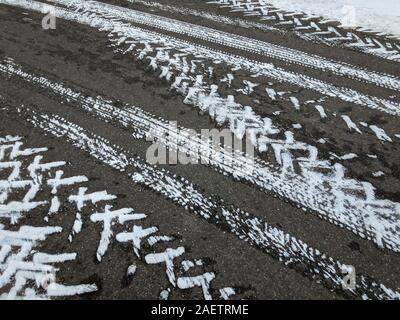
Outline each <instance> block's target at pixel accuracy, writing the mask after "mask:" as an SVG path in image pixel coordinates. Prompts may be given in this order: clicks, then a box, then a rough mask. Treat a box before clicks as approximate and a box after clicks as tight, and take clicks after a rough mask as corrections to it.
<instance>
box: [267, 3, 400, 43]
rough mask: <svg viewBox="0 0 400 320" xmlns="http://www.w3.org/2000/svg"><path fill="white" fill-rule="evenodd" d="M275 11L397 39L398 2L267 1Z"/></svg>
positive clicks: (399, 10) (399, 35)
mask: <svg viewBox="0 0 400 320" xmlns="http://www.w3.org/2000/svg"><path fill="white" fill-rule="evenodd" d="M267 2H268V3H271V4H273V5H274V6H276V7H277V8H282V9H286V10H290V11H301V12H304V13H307V14H310V15H318V16H322V17H324V18H326V19H332V20H336V21H340V22H341V23H342V25H343V26H347V27H363V28H369V29H371V30H374V31H379V32H385V33H388V34H393V35H396V36H397V37H400V1H399V0H380V1H377V0H336V1H325V0H268V1H267Z"/></svg>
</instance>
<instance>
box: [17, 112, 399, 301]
mask: <svg viewBox="0 0 400 320" xmlns="http://www.w3.org/2000/svg"><path fill="white" fill-rule="evenodd" d="M19 113H20V115H21V117H23V118H25V119H26V121H28V122H29V123H31V124H33V125H34V126H35V127H38V128H40V129H42V130H43V131H45V132H47V133H49V134H51V135H53V136H55V137H57V138H64V139H66V140H67V141H68V142H70V143H71V144H73V145H74V146H75V147H76V148H78V149H81V150H83V151H85V152H87V153H89V154H90V155H91V156H92V157H94V158H95V159H97V160H99V161H102V162H103V163H105V164H107V165H109V166H111V167H112V168H114V169H116V170H118V171H120V172H123V173H124V174H127V175H129V176H130V177H131V179H132V182H133V183H139V184H142V185H145V186H147V187H148V188H149V189H151V190H153V191H154V192H157V193H159V194H162V195H163V196H165V197H166V198H167V199H169V200H171V201H173V202H174V203H175V204H177V205H180V206H182V207H183V208H185V209H186V210H188V211H190V212H192V213H194V214H196V215H197V216H199V217H201V218H202V219H204V220H206V221H208V222H209V223H212V224H213V225H215V226H217V227H218V228H220V229H222V230H225V231H226V230H229V231H230V232H231V233H233V234H234V235H236V236H237V237H238V238H239V239H240V240H242V241H246V242H248V243H249V244H250V245H253V246H255V247H256V248H258V249H260V250H262V251H264V252H265V253H267V254H269V255H271V256H272V257H274V258H276V259H278V260H279V261H281V262H282V263H284V265H285V266H288V267H293V268H296V266H298V265H299V264H300V265H301V266H303V267H305V268H306V271H304V268H300V270H301V272H302V273H303V275H305V276H307V277H309V278H311V279H315V280H317V281H320V282H322V283H323V284H324V285H325V286H326V287H327V288H328V289H330V290H332V291H335V292H338V293H342V294H349V295H350V296H353V297H357V298H362V299H400V293H399V292H396V291H394V290H392V289H390V288H388V287H386V286H384V285H383V284H380V283H377V282H376V281H375V280H373V279H372V278H370V277H369V276H366V275H361V274H358V275H357V281H356V286H355V289H351V288H350V289H349V290H346V291H344V290H343V288H342V282H343V274H342V272H343V270H346V269H347V267H348V266H346V265H344V264H342V263H341V262H339V261H337V260H334V259H333V258H331V257H329V256H327V255H326V254H324V253H321V252H320V251H318V250H317V249H314V248H312V247H310V246H308V245H307V244H306V243H304V242H302V241H301V240H298V239H296V238H295V237H293V236H291V235H289V234H287V233H285V232H283V231H282V230H280V229H278V228H275V227H272V226H270V225H268V224H267V223H265V222H264V221H262V220H261V219H259V218H257V217H253V216H252V215H251V214H249V213H247V212H244V211H242V210H240V209H238V208H234V207H230V206H229V207H228V206H225V205H223V201H222V200H221V199H219V200H218V199H216V198H213V197H209V196H205V195H203V194H202V193H201V192H200V191H199V189H198V188H197V187H196V186H194V185H193V184H191V183H190V182H188V181H187V180H186V179H184V178H178V177H176V176H173V175H171V174H170V173H168V172H167V171H166V170H164V169H159V168H157V167H156V166H152V165H149V164H147V163H146V162H145V161H144V160H142V159H140V158H139V157H134V156H132V155H130V154H129V153H128V152H127V151H124V150H123V149H122V148H120V147H118V146H116V145H112V144H110V143H109V142H108V141H107V140H106V139H105V138H102V137H99V136H96V135H93V134H91V133H90V132H88V131H86V130H84V129H83V128H81V127H79V126H77V125H75V124H73V123H71V122H68V121H66V120H64V119H63V118H61V117H58V116H56V115H46V114H40V113H37V112H35V111H32V110H30V109H29V108H25V107H22V106H21V109H20V111H19ZM132 170H133V171H135V170H136V171H137V172H135V173H131V171H132Z"/></svg>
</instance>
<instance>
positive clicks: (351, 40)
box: [205, 0, 400, 62]
mask: <svg viewBox="0 0 400 320" xmlns="http://www.w3.org/2000/svg"><path fill="white" fill-rule="evenodd" d="M205 1H206V2H207V3H210V4H216V5H219V6H220V7H223V8H230V9H231V11H232V12H242V13H243V14H244V15H245V16H256V17H260V20H261V21H268V22H270V23H271V22H272V23H273V25H274V26H275V27H281V28H282V27H285V26H292V27H293V28H294V30H295V33H296V34H297V35H298V36H299V37H300V38H302V39H305V40H311V41H315V42H320V43H324V44H325V45H328V46H342V47H345V48H350V49H355V50H358V51H361V52H364V53H367V54H371V55H374V56H377V57H380V58H383V59H387V60H390V61H395V62H400V44H399V41H398V39H397V40H396V39H393V40H391V39H389V37H385V38H383V39H382V40H381V39H380V38H377V37H376V36H374V35H373V34H371V35H369V34H368V32H367V31H362V28H360V29H359V30H357V33H356V32H348V31H347V30H344V29H342V28H338V27H333V26H329V25H326V22H325V21H326V20H325V19H321V17H318V16H314V15H307V14H305V13H303V12H288V11H287V10H285V9H283V8H276V7H275V6H273V5H271V4H269V3H268V1H265V0H257V1H252V0H242V1H241V0H215V1H209V0H205ZM328 22H332V21H328ZM380 35H381V36H384V35H382V34H380Z"/></svg>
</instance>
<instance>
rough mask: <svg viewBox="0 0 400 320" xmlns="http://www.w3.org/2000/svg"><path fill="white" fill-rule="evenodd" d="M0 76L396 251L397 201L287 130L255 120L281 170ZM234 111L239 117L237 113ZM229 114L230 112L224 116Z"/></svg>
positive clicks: (106, 105)
mask: <svg viewBox="0 0 400 320" xmlns="http://www.w3.org/2000/svg"><path fill="white" fill-rule="evenodd" d="M0 72H3V73H6V74H8V75H10V76H17V77H18V78H19V79H23V80H25V81H27V82H29V83H32V84H33V85H38V86H40V87H41V88H45V89H47V90H49V91H50V92H51V93H53V94H56V95H57V96H58V97H59V98H61V99H62V101H63V102H67V103H71V102H73V103H74V104H73V105H74V106H76V104H78V105H79V106H80V107H81V108H83V109H84V110H86V111H88V112H90V113H92V114H94V115H95V116H97V117H100V118H101V119H103V120H104V121H111V120H112V121H117V123H119V125H120V126H122V127H123V128H128V129H132V130H134V132H133V135H134V137H135V138H145V137H148V136H150V137H152V138H155V139H156V140H157V141H158V142H159V143H161V144H164V145H165V146H167V147H169V148H171V149H173V150H178V151H179V152H181V153H182V154H188V155H190V157H192V158H194V159H197V160H198V161H199V162H200V163H203V164H204V163H205V164H208V165H210V166H212V167H213V168H214V169H215V170H217V171H219V172H222V173H225V174H228V175H230V176H232V177H233V178H235V179H237V180H240V181H243V182H246V183H249V184H251V185H255V186H257V187H258V188H260V189H262V190H268V191H273V192H274V193H276V194H277V195H278V196H280V197H282V198H283V199H285V200H289V201H292V202H294V203H295V204H296V205H297V206H299V207H302V208H303V209H311V210H313V212H316V214H317V215H318V216H319V217H321V218H323V219H325V220H327V221H329V222H331V223H334V224H337V225H339V226H341V227H344V228H347V229H348V230H351V231H352V232H354V233H355V234H357V235H359V236H361V237H363V238H367V239H369V240H372V241H373V242H375V243H376V244H378V245H379V246H381V247H385V248H388V249H391V250H393V251H396V252H400V222H399V221H400V220H399V208H400V204H399V203H396V202H392V201H390V200H386V199H378V198H377V197H376V195H375V189H374V187H373V186H372V185H371V184H370V183H368V182H365V181H357V180H354V179H349V178H346V177H345V168H344V167H343V166H342V165H340V164H338V163H332V162H330V161H322V160H319V159H318V150H317V149H316V148H315V147H312V146H310V145H307V144H305V143H301V142H297V141H295V140H294V138H293V136H292V134H291V133H290V132H286V139H285V140H279V139H272V138H269V136H270V135H272V134H274V133H276V132H274V130H275V129H274V128H273V127H272V126H271V125H270V124H269V123H268V122H267V121H266V120H265V119H264V120H263V121H261V120H260V121H261V123H262V124H263V127H261V128H267V129H268V130H267V131H266V132H264V133H263V134H262V137H261V138H260V139H262V140H263V141H264V142H265V143H266V148H267V149H272V152H273V155H275V157H276V161H277V162H278V163H279V164H280V165H281V167H277V166H274V165H272V164H271V163H268V162H266V161H263V160H261V159H259V158H255V159H250V158H248V157H246V156H244V155H243V154H241V153H238V152H230V151H229V150H228V151H227V149H226V148H224V147H221V146H219V147H214V145H213V144H211V143H210V141H205V140H204V139H203V138H202V137H201V136H199V135H197V136H193V135H191V134H190V133H189V130H188V129H187V128H182V127H178V128H176V129H175V128H171V126H170V124H169V123H168V122H167V121H166V120H164V119H161V118H158V117H156V116H154V115H151V114H149V113H147V112H145V111H144V110H143V109H141V108H139V107H132V106H125V107H123V108H122V109H121V108H116V107H115V106H114V105H113V103H112V101H109V100H106V99H104V98H102V97H100V96H98V97H96V98H93V97H90V96H89V97H88V96H86V95H85V94H82V93H80V92H78V91H74V90H72V89H71V88H68V87H65V86H64V85H62V84H60V83H56V82H52V81H50V80H48V79H46V78H44V77H36V76H34V75H32V74H29V73H26V72H24V71H23V70H22V69H21V68H20V67H18V66H17V65H15V64H14V63H13V62H12V61H5V62H3V63H0ZM235 110H236V114H238V113H239V115H240V111H241V109H240V108H237V109H235ZM233 111H234V110H232V109H230V110H229V112H228V114H229V113H233ZM217 115H218V114H217ZM242 118H243V116H242ZM238 121H239V120H238ZM238 121H233V122H234V123H237V122H238ZM253 129H254V127H253ZM247 131H248V132H247V135H248V136H256V135H257V134H259V132H256V131H253V133H251V128H247ZM295 151H302V152H303V153H304V152H306V153H307V154H308V156H305V155H303V156H301V157H299V158H297V159H294V157H293V156H292V154H293V152H295ZM295 163H296V164H297V165H299V166H300V168H301V175H299V174H297V173H296V172H295V170H294V165H295Z"/></svg>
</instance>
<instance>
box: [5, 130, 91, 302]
mask: <svg viewBox="0 0 400 320" xmlns="http://www.w3.org/2000/svg"><path fill="white" fill-rule="evenodd" d="M21 140H22V139H21V138H20V137H12V136H6V137H0V173H2V175H3V176H4V172H5V174H6V177H5V179H1V180H0V212H1V213H0V222H3V220H7V221H8V222H10V223H12V224H17V223H18V221H19V220H20V219H21V218H23V217H26V216H27V215H29V214H30V213H31V212H32V211H33V210H34V209H36V208H40V209H41V210H42V209H43V206H44V205H45V204H48V202H47V201H34V200H35V198H36V196H37V194H38V193H39V191H40V190H41V189H42V186H43V183H44V179H43V174H44V173H45V172H49V171H50V170H52V169H55V168H59V167H61V166H63V165H65V162H64V161H59V162H51V163H42V162H41V160H42V158H43V157H42V155H41V154H42V153H43V152H45V151H47V148H25V149H24V148H23V143H22V142H21ZM32 156H33V157H34V160H33V161H32V162H30V163H29V162H28V163H29V166H28V165H27V163H26V162H27V159H29V157H32ZM25 166H26V168H25ZM25 169H26V170H27V172H28V173H29V175H28V176H29V177H28V178H23V177H21V171H22V170H25ZM7 173H8V175H7ZM25 190H27V191H26V193H25V195H24V197H23V199H22V201H16V200H9V198H11V194H13V195H14V193H15V192H18V193H20V192H24V191H25ZM12 198H14V199H15V197H12ZM12 229H13V230H10V229H8V228H7V227H6V226H5V225H4V224H2V223H0V299H29V300H32V299H51V298H55V297H67V296H75V295H81V294H85V293H90V292H94V291H96V290H97V286H96V285H95V284H87V285H86V284H82V285H72V286H66V285H63V284H60V283H57V281H56V280H57V279H56V274H57V271H58V268H57V267H55V266H54V264H56V265H57V264H60V263H64V262H67V261H72V260H75V259H76V253H62V254H47V253H44V252H40V251H38V250H39V245H40V243H41V242H43V241H45V240H47V238H48V237H49V236H51V235H54V234H56V233H59V232H61V231H62V228H61V227H55V226H45V227H32V226H27V225H23V226H21V225H20V226H19V230H18V231H15V230H14V229H15V228H12ZM32 284H33V285H32Z"/></svg>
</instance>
